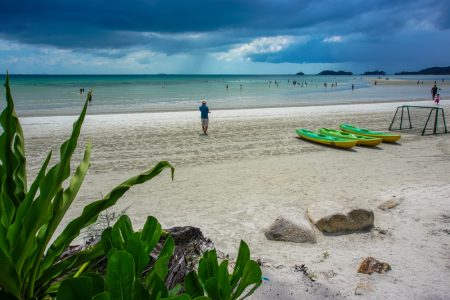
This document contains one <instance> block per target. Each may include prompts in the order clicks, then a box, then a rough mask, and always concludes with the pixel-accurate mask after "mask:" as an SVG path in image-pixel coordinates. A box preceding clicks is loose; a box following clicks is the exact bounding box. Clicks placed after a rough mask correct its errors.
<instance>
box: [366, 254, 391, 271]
mask: <svg viewBox="0 0 450 300" xmlns="http://www.w3.org/2000/svg"><path fill="white" fill-rule="evenodd" d="M389 270H391V266H390V265H389V264H388V263H385V262H380V261H379V260H377V259H376V258H374V257H366V258H365V259H364V260H363V261H362V262H361V264H360V265H359V268H358V273H363V274H369V275H371V274H372V273H374V272H377V273H380V274H382V273H386V272H387V271H389Z"/></svg>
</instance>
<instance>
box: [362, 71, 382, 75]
mask: <svg viewBox="0 0 450 300" xmlns="http://www.w3.org/2000/svg"><path fill="white" fill-rule="evenodd" d="M362 75H386V72H385V71H378V70H377V71H368V72H364V74H362Z"/></svg>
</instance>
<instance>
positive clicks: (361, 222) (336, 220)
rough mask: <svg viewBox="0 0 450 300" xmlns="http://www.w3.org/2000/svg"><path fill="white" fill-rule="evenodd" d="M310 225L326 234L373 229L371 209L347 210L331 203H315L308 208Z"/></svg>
mask: <svg viewBox="0 0 450 300" xmlns="http://www.w3.org/2000/svg"><path fill="white" fill-rule="evenodd" d="M307 214H308V217H309V219H310V220H311V223H313V224H314V225H315V226H316V227H317V228H318V229H319V230H320V231H322V232H326V233H349V232H357V231H365V230H368V229H370V228H371V227H373V222H374V216H373V211H372V210H371V209H364V208H348V207H345V206H343V205H341V204H339V203H336V202H332V201H325V202H317V203H314V204H313V205H311V206H310V207H308V210H307Z"/></svg>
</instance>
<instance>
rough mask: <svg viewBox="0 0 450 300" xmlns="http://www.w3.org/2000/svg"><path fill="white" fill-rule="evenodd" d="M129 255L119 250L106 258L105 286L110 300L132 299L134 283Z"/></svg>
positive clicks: (131, 261)
mask: <svg viewBox="0 0 450 300" xmlns="http://www.w3.org/2000/svg"><path fill="white" fill-rule="evenodd" d="M134 274H135V271H134V261H133V257H132V256H131V254H129V253H128V252H126V251H123V250H119V251H117V252H115V253H114V254H113V255H111V256H110V257H109V258H108V265H107V271H106V285H107V287H108V292H109V296H110V299H111V300H128V299H132V296H133V287H134V281H135V275H134Z"/></svg>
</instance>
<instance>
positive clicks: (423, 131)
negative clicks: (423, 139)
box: [422, 109, 433, 135]
mask: <svg viewBox="0 0 450 300" xmlns="http://www.w3.org/2000/svg"><path fill="white" fill-rule="evenodd" d="M432 112H433V109H431V110H430V113H429V114H428V118H427V122H426V123H425V126H424V127H423V130H422V135H424V134H425V129H426V128H427V125H428V121H429V120H430V117H431V113H432Z"/></svg>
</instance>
